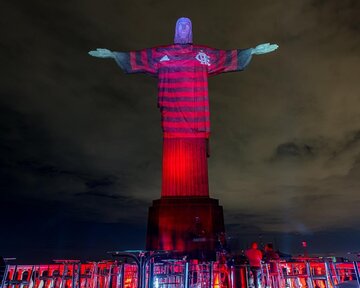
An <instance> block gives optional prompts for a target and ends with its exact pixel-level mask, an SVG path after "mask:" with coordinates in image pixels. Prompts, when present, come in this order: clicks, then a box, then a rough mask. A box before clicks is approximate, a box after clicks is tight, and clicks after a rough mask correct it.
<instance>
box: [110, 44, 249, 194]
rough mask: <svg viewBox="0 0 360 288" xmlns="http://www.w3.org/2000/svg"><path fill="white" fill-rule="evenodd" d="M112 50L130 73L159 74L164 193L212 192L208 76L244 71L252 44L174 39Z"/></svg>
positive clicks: (120, 63)
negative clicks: (221, 45) (224, 46)
mask: <svg viewBox="0 0 360 288" xmlns="http://www.w3.org/2000/svg"><path fill="white" fill-rule="evenodd" d="M113 53H114V54H115V60H116V62H117V64H118V65H119V66H120V67H121V68H122V69H123V70H124V71H125V72H126V73H146V74H150V75H152V76H155V77H157V78H158V106H159V108H160V111H161V125H162V130H163V135H164V142H163V170H162V192H161V196H162V197H179V196H181V197H183V196H187V197H189V196H191V197H194V196H196V197H208V196H209V187H208V169H207V155H208V141H207V139H208V138H209V136H210V111H209V95H208V77H209V76H213V75H217V74H220V73H224V72H233V71H241V70H243V69H244V68H245V67H246V66H247V65H248V64H249V62H250V60H251V49H244V50H240V49H237V50H219V49H214V48H210V47H207V46H199V45H192V44H174V45H169V46H158V47H154V48H148V49H143V50H139V51H131V52H113Z"/></svg>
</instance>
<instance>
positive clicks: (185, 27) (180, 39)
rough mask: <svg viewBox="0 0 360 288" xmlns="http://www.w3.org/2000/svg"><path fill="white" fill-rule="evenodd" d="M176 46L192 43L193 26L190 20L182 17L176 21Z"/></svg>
mask: <svg viewBox="0 0 360 288" xmlns="http://www.w3.org/2000/svg"><path fill="white" fill-rule="evenodd" d="M174 43H175V44H191V43H192V25H191V20H190V19H189V18H185V17H181V18H179V19H178V20H177V21H176V27H175V38H174Z"/></svg>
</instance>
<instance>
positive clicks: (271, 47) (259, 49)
mask: <svg viewBox="0 0 360 288" xmlns="http://www.w3.org/2000/svg"><path fill="white" fill-rule="evenodd" d="M278 48H279V45H277V44H270V43H264V44H260V45H257V46H256V47H255V48H252V51H251V54H252V55H253V54H255V55H260V54H265V53H270V52H273V51H275V50H276V49H278Z"/></svg>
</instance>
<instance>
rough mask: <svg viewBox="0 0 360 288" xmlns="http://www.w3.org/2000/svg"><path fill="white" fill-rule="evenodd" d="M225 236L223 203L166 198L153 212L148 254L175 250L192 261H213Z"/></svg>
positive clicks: (148, 232) (155, 203)
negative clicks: (222, 237) (222, 235)
mask: <svg viewBox="0 0 360 288" xmlns="http://www.w3.org/2000/svg"><path fill="white" fill-rule="evenodd" d="M224 232H225V227H224V215H223V209H222V206H220V205H219V200H217V199H212V198H209V197H163V198H161V199H158V200H154V201H153V205H152V206H151V207H150V208H149V218H148V227H147V236H146V250H171V251H177V252H181V253H184V254H188V255H189V257H190V258H192V259H199V260H213V259H214V258H215V251H216V247H217V245H218V236H219V235H220V233H224Z"/></svg>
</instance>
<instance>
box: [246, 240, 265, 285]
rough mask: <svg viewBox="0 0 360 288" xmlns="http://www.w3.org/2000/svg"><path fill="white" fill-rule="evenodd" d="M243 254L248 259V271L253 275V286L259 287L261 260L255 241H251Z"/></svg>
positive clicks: (261, 256)
mask: <svg viewBox="0 0 360 288" xmlns="http://www.w3.org/2000/svg"><path fill="white" fill-rule="evenodd" d="M245 256H246V258H247V259H248V260H249V264H250V271H251V273H252V275H253V279H254V285H255V288H259V287H261V284H260V283H261V260H262V258H263V255H262V252H261V251H260V250H259V249H258V244H257V242H253V243H251V247H250V249H247V250H246V251H245Z"/></svg>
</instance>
